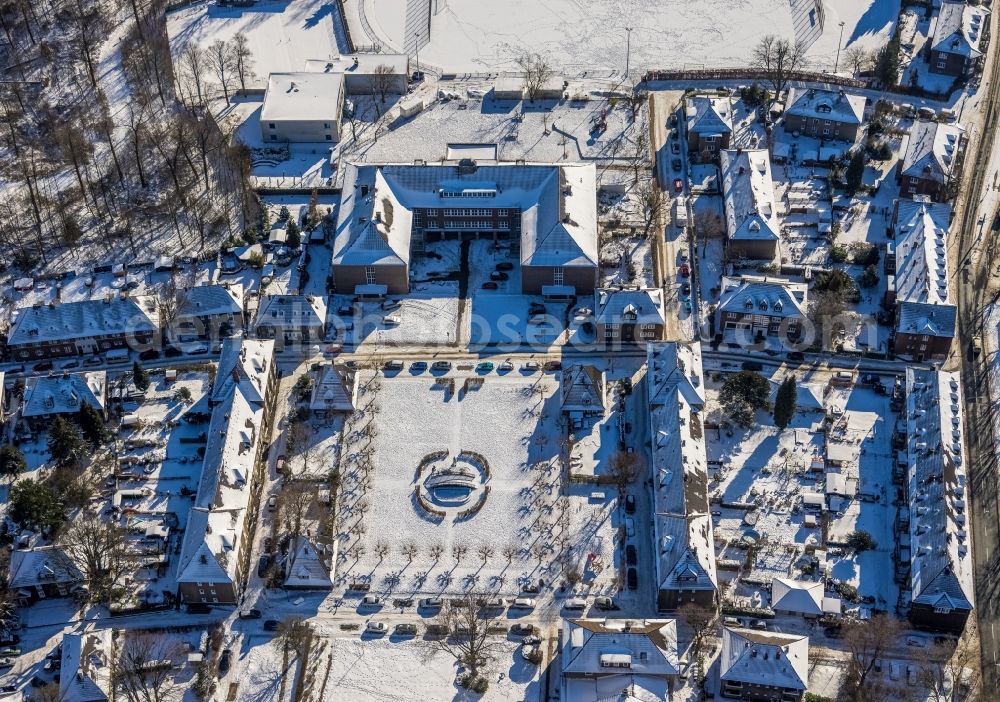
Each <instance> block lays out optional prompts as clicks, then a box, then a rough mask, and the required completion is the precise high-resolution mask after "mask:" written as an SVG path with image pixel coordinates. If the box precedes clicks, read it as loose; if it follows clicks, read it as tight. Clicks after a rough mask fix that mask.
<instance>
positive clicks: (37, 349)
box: [7, 297, 160, 361]
mask: <svg viewBox="0 0 1000 702" xmlns="http://www.w3.org/2000/svg"><path fill="white" fill-rule="evenodd" d="M159 328H160V323H159V312H158V311H157V304H156V299H155V298H153V297H106V298H104V299H101V300H83V301H81V302H66V303H59V302H51V303H49V304H48V305H35V306H34V307H25V308H22V309H20V310H18V311H17V319H16V320H15V321H14V324H13V326H12V327H11V330H10V336H9V337H8V339H7V348H8V349H9V351H10V354H11V356H12V357H13V358H15V359H16V360H18V361H31V360H37V359H40V358H56V357H61V356H77V355H84V354H94V353H101V352H103V351H109V350H111V349H119V348H126V347H131V348H142V347H152V346H153V345H154V344H155V343H156V342H157V341H158V338H157V337H158V333H159Z"/></svg>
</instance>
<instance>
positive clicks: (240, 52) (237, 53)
mask: <svg viewBox="0 0 1000 702" xmlns="http://www.w3.org/2000/svg"><path fill="white" fill-rule="evenodd" d="M249 44H250V42H249V40H248V39H247V35H246V34H244V33H243V32H237V33H236V36H234V37H233V43H232V44H231V45H230V50H231V51H232V54H233V69H234V70H235V71H236V77H237V78H239V81H240V90H244V91H245V90H246V89H247V81H248V80H250V79H252V78H253V52H252V51H250V46H249Z"/></svg>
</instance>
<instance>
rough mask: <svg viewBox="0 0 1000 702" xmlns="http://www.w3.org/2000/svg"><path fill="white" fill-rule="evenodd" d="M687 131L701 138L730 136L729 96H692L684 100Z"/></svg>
mask: <svg viewBox="0 0 1000 702" xmlns="http://www.w3.org/2000/svg"><path fill="white" fill-rule="evenodd" d="M684 111H685V116H686V118H687V131H688V132H690V133H692V134H698V135H701V136H713V135H719V136H721V135H723V134H730V133H732V131H733V107H732V104H731V103H730V101H729V96H728V95H724V96H714V95H693V96H691V97H689V98H687V99H686V100H685V110H684Z"/></svg>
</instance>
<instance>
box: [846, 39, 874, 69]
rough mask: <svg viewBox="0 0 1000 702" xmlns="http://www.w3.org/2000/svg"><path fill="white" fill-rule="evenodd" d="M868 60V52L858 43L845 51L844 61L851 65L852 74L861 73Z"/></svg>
mask: <svg viewBox="0 0 1000 702" xmlns="http://www.w3.org/2000/svg"><path fill="white" fill-rule="evenodd" d="M866 61H868V52H867V51H865V50H864V49H863V48H861V47H860V46H858V45H856V44H855V45H854V46H851V47H849V48H848V49H847V51H845V52H844V63H845V64H847V65H848V66H850V67H851V72H852V75H857V74H859V73H861V69H862V68H864V66H865V62H866Z"/></svg>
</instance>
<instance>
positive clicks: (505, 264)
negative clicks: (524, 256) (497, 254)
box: [496, 261, 514, 271]
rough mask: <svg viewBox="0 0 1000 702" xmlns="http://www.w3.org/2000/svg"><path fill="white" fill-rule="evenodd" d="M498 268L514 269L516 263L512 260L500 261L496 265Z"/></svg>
mask: <svg viewBox="0 0 1000 702" xmlns="http://www.w3.org/2000/svg"><path fill="white" fill-rule="evenodd" d="M496 269H497V270H498V271H512V270H514V264H513V263H511V262H510V261H500V263H498V264H497V265H496Z"/></svg>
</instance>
